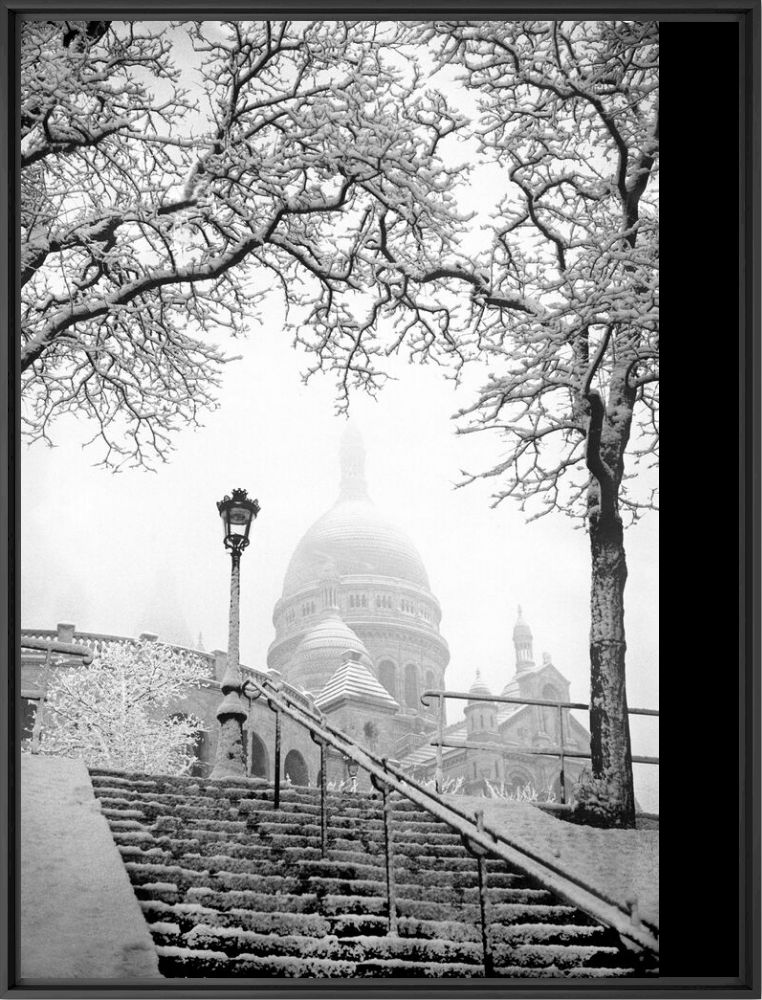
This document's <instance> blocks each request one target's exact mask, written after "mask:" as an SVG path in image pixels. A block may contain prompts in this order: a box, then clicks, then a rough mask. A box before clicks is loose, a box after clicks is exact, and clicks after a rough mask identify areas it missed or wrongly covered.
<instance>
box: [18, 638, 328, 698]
mask: <svg viewBox="0 0 762 1000" xmlns="http://www.w3.org/2000/svg"><path fill="white" fill-rule="evenodd" d="M141 639H150V640H153V641H155V642H158V643H159V644H160V645H162V646H166V647H168V648H169V649H171V650H172V651H173V652H175V653H177V654H178V655H179V656H181V657H184V658H193V659H196V660H201V661H202V662H203V663H204V664H205V665H206V666H207V668H208V671H209V680H208V682H207V684H204V686H208V685H213V684H215V683H218V681H217V675H218V674H219V673H220V671H219V670H218V668H217V659H218V656H219V655H222V656H224V655H225V654H224V652H221V651H217V652H215V653H207V652H205V651H204V650H200V649H191V648H190V647H188V646H178V645H177V644H176V643H172V642H164V641H163V640H162V639H160V638H159V637H158V636H157V635H155V634H154V633H152V632H143V633H141V635H140V636H137V637H135V636H125V635H110V634H108V633H106V632H80V631H78V630H77V629H76V628H75V626H74V625H66V624H62V625H59V626H58V628H57V629H39V628H22V629H21V648H22V650H23V649H24V641H25V640H31V641H37V642H70V643H76V644H77V645H80V646H87V647H88V649H91V650H92V652H93V653H95V654H97V653H100V652H101V651H102V649H103V647H104V646H107V645H111V644H113V643H116V644H118V645H127V644H130V643H136V642H139V641H140V640H141ZM240 666H241V671H242V673H243V674H244V677H246V676H249V677H253V678H255V679H257V680H259V681H260V682H261V681H263V680H266V679H268V678H270V674H269V673H268V671H266V670H258V669H257V668H256V667H249V666H246V665H245V664H243V663H242V664H241V665H240ZM203 683H204V682H202V684H203ZM283 684H284V687H285V688H286V689H287V690H288V693H289V696H290V697H291V698H293V699H294V700H295V701H298V702H299V703H300V704H302V705H304V706H305V707H314V706H313V703H312V700H311V698H309V696H307V695H306V694H304V692H302V691H299V690H298V689H297V688H294V687H292V686H291V685H290V684H289V683H288V682H283Z"/></svg>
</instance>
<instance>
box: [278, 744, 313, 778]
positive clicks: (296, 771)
mask: <svg viewBox="0 0 762 1000" xmlns="http://www.w3.org/2000/svg"><path fill="white" fill-rule="evenodd" d="M283 777H284V778H288V779H289V781H290V782H291V784H292V785H309V783H310V777H309V772H308V771H307V764H306V763H305V760H304V757H302V755H301V754H300V753H299V751H298V750H289V751H288V753H287V754H286V760H285V761H284V763H283Z"/></svg>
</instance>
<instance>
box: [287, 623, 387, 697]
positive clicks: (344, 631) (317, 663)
mask: <svg viewBox="0 0 762 1000" xmlns="http://www.w3.org/2000/svg"><path fill="white" fill-rule="evenodd" d="M350 650H355V651H356V652H357V653H358V654H359V659H360V662H361V663H363V664H364V665H365V666H367V667H370V666H372V662H371V658H370V656H369V655H368V650H367V649H366V648H365V643H364V642H363V641H362V639H361V638H360V637H359V636H358V635H357V633H356V632H354V631H353V630H352V629H351V628H350V627H349V626H348V625H347V624H346V623H345V622H344V621H342V619H341V618H340V616H339V614H338V612H337V611H335V610H334V609H331V611H330V612H329V613H328V614H326V615H325V617H323V619H322V620H321V621H319V622H318V623H317V625H313V627H312V628H311V629H310V630H309V631H308V632H307V633H306V635H305V636H304V638H303V639H302V641H301V642H300V643H299V645H298V646H297V647H296V652H295V653H294V657H293V660H292V661H291V665H290V668H289V681H290V682H291V683H292V684H298V685H299V686H300V687H303V688H305V689H306V690H307V691H319V690H320V689H321V688H322V687H323V685H324V684H325V682H326V680H327V679H328V677H330V676H331V674H332V673H333V672H334V671H335V670H336V668H337V667H338V666H339V665H340V663H341V661H342V660H343V659H344V656H345V654H346V653H348V652H349V651H350Z"/></svg>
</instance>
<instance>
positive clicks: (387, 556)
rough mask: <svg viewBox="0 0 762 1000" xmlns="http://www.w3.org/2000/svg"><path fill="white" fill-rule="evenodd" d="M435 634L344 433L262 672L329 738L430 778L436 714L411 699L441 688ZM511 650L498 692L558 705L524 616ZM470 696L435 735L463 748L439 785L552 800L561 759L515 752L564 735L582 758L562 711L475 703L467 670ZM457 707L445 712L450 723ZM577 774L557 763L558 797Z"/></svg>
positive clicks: (432, 616) (414, 573)
mask: <svg viewBox="0 0 762 1000" xmlns="http://www.w3.org/2000/svg"><path fill="white" fill-rule="evenodd" d="M440 621H441V609H440V606H439V602H438V601H437V599H436V597H435V596H434V594H433V593H432V591H431V588H430V584H429V579H428V575H427V573H426V569H425V567H424V565H423V561H422V560H421V557H420V555H419V554H418V552H417V550H416V549H415V546H414V545H413V543H412V542H411V541H410V539H409V538H408V537H407V535H406V534H405V533H404V532H402V531H401V530H400V529H399V528H397V527H396V526H394V525H393V524H392V523H390V522H389V521H388V520H387V519H386V518H385V517H384V516H383V515H382V514H381V513H380V512H379V511H378V509H377V508H376V507H375V505H374V504H373V502H372V501H371V499H370V496H369V494H368V488H367V483H366V478H365V449H364V447H363V443H362V440H361V439H360V436H359V434H358V433H357V431H356V430H354V429H353V428H351V427H350V428H348V429H347V431H346V432H345V434H344V438H343V441H342V445H341V480H340V487H339V496H338V499H337V501H336V503H335V504H334V505H333V507H331V509H330V510H329V511H327V512H326V513H325V514H323V516H322V517H320V518H319V519H318V520H317V521H316V522H315V523H314V524H313V525H312V527H311V528H310V529H309V530H308V531H307V533H306V534H305V535H304V537H303V538H302V539H301V541H300V542H299V544H298V545H297V547H296V550H295V551H294V554H293V556H292V558H291V561H290V563H289V566H288V569H287V571H286V576H285V580H284V584H283V594H282V596H281V598H280V600H279V601H278V602H277V604H276V605H275V609H274V612H273V623H274V625H275V639H274V640H273V642H272V644H271V646H270V650H269V652H268V657H267V664H268V667H269V668H270V669H275V670H277V671H278V672H279V673H280V674H281V675H282V676H283V678H284V679H285V680H286V681H288V682H289V683H290V684H292V685H294V686H296V687H298V688H301V689H302V690H303V691H305V692H306V693H307V694H309V695H310V696H311V697H312V698H313V699H314V701H315V704H316V706H317V707H318V708H320V709H321V710H322V711H323V712H324V713H325V715H326V716H328V717H329V718H330V719H331V721H332V722H333V723H334V724H335V725H336V726H337V728H340V729H343V730H345V731H346V732H347V733H348V734H349V735H351V736H352V737H353V738H354V739H356V740H357V741H358V742H359V743H361V744H364V745H366V746H367V747H368V748H369V749H372V750H375V751H376V752H378V753H380V754H382V755H383V756H387V757H391V758H394V759H397V760H399V761H400V764H401V765H402V766H403V767H404V768H405V769H407V770H410V771H412V772H413V773H416V774H418V775H419V776H420V777H422V778H426V779H428V778H430V777H432V776H433V774H434V771H435V767H436V748H435V747H434V746H432V745H431V740H432V738H435V732H436V725H437V724H436V705H435V703H434V701H435V700H434V699H432V700H431V701H430V703H429V704H428V705H423V704H422V703H421V700H420V695H421V693H422V692H423V691H426V690H435V689H443V688H447V686H448V685H447V681H446V678H445V672H446V669H447V665H448V663H449V659H450V653H449V649H448V647H447V643H446V641H445V639H444V637H443V636H442V635H441V633H440V631H439V625H440ZM513 643H514V649H515V674H514V676H513V677H512V678H510V680H508V682H507V683H506V685H505V687H504V689H503V690H502V692H495V693H499V694H502V695H504V696H507V697H516V698H531V699H541V700H549V701H550V700H555V701H568V700H569V682H568V681H567V680H566V678H565V677H564V676H563V674H561V672H560V671H559V670H558V669H557V668H556V667H555V666H554V665H553V663H552V662H551V659H550V656H549V655H548V654H547V653H546V654H543V658H542V662H541V663H540V664H539V665H536V664H535V662H534V653H533V648H532V632H531V630H530V628H529V626H528V625H527V623H526V622H525V621H524V619H523V616H522V614H521V609H519V615H518V620H517V622H516V625H515V628H514V630H513ZM469 693H471V694H472V695H473V696H474V697H473V700H470V701H468V702H467V703H466V705H465V713H464V714H465V718H464V719H463V720H462V721H460V722H458V723H455V724H454V725H452V726H449V727H448V728H447V730H446V741H447V742H448V743H455V742H459V743H462V744H464V746H463V747H447V748H445V749H444V750H443V761H442V763H443V770H444V775H445V778H446V779H451V783H453V784H454V783H455V782H456V781H457V779H462V781H461V784H462V785H464V786H465V790H466V791H469V792H476V791H479V790H484V789H485V788H486V785H485V782H486V781H490V782H492V783H494V784H496V785H498V786H500V787H503V788H508V789H512V790H514V791H515V790H518V789H520V788H521V789H523V788H525V787H526V786H527V785H529V786H531V787H532V788H533V789H535V790H536V791H537V792H538V793H540V794H542V793H543V792H545V791H547V790H550V791H553V792H554V794H555V795H556V797H558V794H559V787H558V774H559V762H558V758H556V757H544V756H541V755H540V754H539V753H529V752H526V753H523V754H522V753H519V751H520V750H522V749H523V750H526V751H540V750H542V749H543V748H546V749H548V748H555V747H557V746H558V742H559V739H558V738H559V732H560V730H559V727H560V726H561V725H563V727H564V745H565V747H567V748H570V749H577V750H578V751H586V750H587V749H589V734H588V733H587V731H586V730H585V729H584V727H583V726H582V725H580V723H579V722H577V720H576V719H574V718H573V717H572V716H571V715H570V713H569V712H568V711H564V712H563V720H561V719H560V718H559V713H558V710H556V709H551V708H547V707H540V706H527V705H523V706H522V705H511V704H496V703H492V702H488V701H483V700H480V698H481V699H483V698H484V697H485V696H489V695H490V694H491V693H492V692H490V691H489V690H488V689H487V687H486V686H485V685H484V683H483V682H482V681H481V679H480V677H479V674H478V671H477V679H476V681H475V682H474V685H473V686H472V688H471V691H470V692H469ZM458 704H459V703H457V702H450V707H451V710H452V708H453V707H454V706H457V705H458ZM460 704H462V702H461V703H460ZM466 744H467V745H466ZM475 744H476V745H477V746H478V748H476V747H475V746H474V745H475ZM584 763H585V762H584V761H583V760H581V759H580V758H570V759H568V760H567V761H566V765H565V771H566V774H567V787H568V785H569V783H570V782H571V781H572V780H573V778H574V777H575V776H577V775H578V774H579V772H580V771H581V770H582V768H583V767H584Z"/></svg>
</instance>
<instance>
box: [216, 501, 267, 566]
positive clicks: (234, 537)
mask: <svg viewBox="0 0 762 1000" xmlns="http://www.w3.org/2000/svg"><path fill="white" fill-rule="evenodd" d="M217 508H218V510H219V512H220V518H221V520H222V532H223V538H224V540H225V545H226V547H227V548H231V549H236V550H238V551H240V550H241V549H244V548H245V547H246V545H247V544H248V540H249V529H250V528H251V522H252V520H253V519H254V518H255V517H256V516H257V514H258V513H259V503H258V502H257V501H256V500H249V498H248V497H247V496H246V491H245V490H233V496H232V498H231V497H225V499H224V500H221V501H220V502H219V503H218V504H217Z"/></svg>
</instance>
